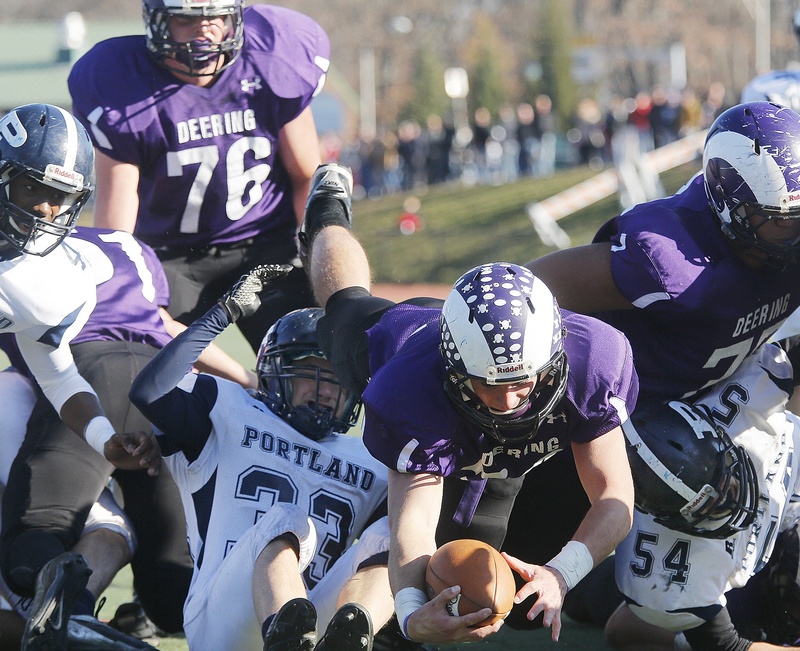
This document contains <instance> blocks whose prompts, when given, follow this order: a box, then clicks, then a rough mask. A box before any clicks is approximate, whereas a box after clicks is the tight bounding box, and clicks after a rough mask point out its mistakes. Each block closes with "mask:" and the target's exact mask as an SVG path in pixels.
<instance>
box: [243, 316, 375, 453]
mask: <svg viewBox="0 0 800 651" xmlns="http://www.w3.org/2000/svg"><path fill="white" fill-rule="evenodd" d="M321 316H322V310H321V309H320V308H304V309H301V310H295V311H294V312H289V314H286V315H285V316H282V317H281V318H280V319H278V320H277V321H276V322H275V323H274V324H273V325H272V327H271V328H270V329H269V330H268V331H267V334H266V335H265V336H264V340H263V341H262V342H261V346H260V348H259V351H258V359H257V360H256V373H257V374H258V392H259V396H260V397H261V399H262V400H263V401H264V402H265V403H266V405H267V406H268V407H269V408H270V410H271V411H272V412H273V413H275V414H277V415H278V416H280V417H281V418H282V419H283V420H285V421H286V422H287V423H289V424H290V425H292V427H294V428H295V429H296V430H297V431H298V432H300V433H301V434H304V435H305V436H307V437H308V438H310V439H313V440H315V441H317V440H319V439H321V438H323V437H325V436H327V435H328V434H330V433H331V432H346V431H347V430H348V429H350V428H351V427H352V426H353V425H355V424H356V422H357V421H358V416H359V414H360V412H361V401H360V400H359V398H358V396H356V395H355V394H353V393H351V392H349V391H347V389H345V388H344V387H342V386H341V384H340V383H339V381H338V380H337V379H336V376H335V375H334V373H333V371H329V370H324V369H321V368H319V367H318V366H311V365H308V364H307V365H303V360H304V359H308V358H309V357H316V358H319V359H325V355H324V354H323V352H322V351H321V350H320V347H319V343H317V335H316V328H317V321H319V319H320V317H321ZM296 378H304V379H310V380H314V381H316V382H317V392H319V387H320V385H321V384H322V383H323V382H327V383H330V384H331V385H335V386H336V387H337V389H338V398H337V401H336V408H335V409H333V410H331V409H326V408H323V407H320V406H319V404H317V403H316V402H314V403H312V404H305V405H296V406H293V405H292V388H293V387H292V380H294V379H296Z"/></svg>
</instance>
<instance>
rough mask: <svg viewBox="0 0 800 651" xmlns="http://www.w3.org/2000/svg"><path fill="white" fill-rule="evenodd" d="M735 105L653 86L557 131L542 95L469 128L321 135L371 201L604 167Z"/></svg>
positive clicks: (587, 110)
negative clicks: (447, 185) (452, 185)
mask: <svg viewBox="0 0 800 651" xmlns="http://www.w3.org/2000/svg"><path fill="white" fill-rule="evenodd" d="M729 106H730V103H729V102H726V90H725V87H724V86H723V85H722V84H721V83H719V82H715V83H712V84H711V85H710V86H709V88H708V90H707V92H706V93H704V94H703V95H702V96H701V95H698V93H697V92H695V91H694V90H693V89H691V88H684V89H683V90H678V89H675V88H667V87H664V86H661V85H656V86H654V87H652V88H651V89H649V90H641V91H639V92H638V93H636V95H635V96H633V97H623V96H622V95H613V96H612V97H611V98H610V99H609V101H608V102H607V103H606V104H601V103H600V102H598V101H597V100H596V99H594V98H591V97H587V98H584V99H582V100H580V101H579V102H578V104H577V107H576V109H575V111H574V113H573V114H572V116H571V118H570V119H569V122H568V124H565V125H559V124H558V118H557V115H556V112H555V110H554V106H553V101H552V99H551V98H550V97H549V96H548V95H545V94H541V95H538V96H537V97H536V98H535V100H534V101H533V102H532V103H530V102H522V103H519V104H517V105H512V104H506V105H503V106H502V107H501V108H500V109H499V110H498V111H497V112H496V114H495V113H493V112H492V111H490V110H489V109H488V108H486V107H479V108H477V109H476V110H475V111H474V113H473V115H472V119H471V121H470V124H469V128H468V129H466V130H457V129H456V128H455V126H454V125H453V124H452V123H451V122H449V121H447V120H446V119H444V118H443V117H441V116H439V115H431V116H429V117H428V119H427V121H426V123H425V124H424V125H423V124H420V123H419V122H417V121H415V120H405V121H403V122H401V123H400V124H399V125H398V126H397V128H396V129H379V130H378V132H377V133H376V134H374V135H363V134H362V135H361V136H360V137H359V138H356V139H354V140H351V141H343V140H342V139H341V138H340V137H339V136H338V135H337V134H335V133H327V134H323V135H322V136H321V146H322V160H323V162H340V163H342V164H344V165H347V166H349V167H350V168H351V169H353V171H354V174H355V180H356V185H357V187H358V192H360V193H361V195H363V196H367V197H372V198H377V197H381V196H384V195H387V194H394V193H397V192H407V191H410V190H413V189H419V188H420V187H424V186H427V185H435V184H438V183H444V182H447V181H453V180H459V181H460V182H462V183H464V184H466V185H478V184H481V185H488V184H491V185H499V184H502V183H509V182H513V181H516V180H517V179H519V178H523V177H530V176H536V177H545V176H549V175H551V174H553V173H554V172H555V170H556V169H557V168H559V169H561V168H565V167H571V166H574V165H589V166H591V167H592V168H593V169H597V170H599V169H602V168H603V167H605V166H607V165H613V164H615V162H616V163H618V162H619V161H621V160H623V159H624V158H630V157H631V156H636V155H641V154H643V153H647V152H649V151H652V150H653V149H656V148H658V147H663V146H664V145H667V144H669V143H670V142H673V141H675V140H678V139H680V138H682V137H685V136H686V135H688V134H690V133H693V132H695V131H699V130H702V129H706V128H708V126H710V124H711V123H712V122H713V121H714V119H715V118H716V117H717V116H718V115H719V114H720V113H721V112H722V111H723V110H725V109H726V108H728V107H729Z"/></svg>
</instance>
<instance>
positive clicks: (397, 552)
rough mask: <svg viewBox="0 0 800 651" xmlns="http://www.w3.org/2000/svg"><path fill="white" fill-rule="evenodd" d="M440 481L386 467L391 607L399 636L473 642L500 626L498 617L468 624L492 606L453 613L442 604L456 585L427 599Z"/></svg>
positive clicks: (438, 640) (448, 599)
mask: <svg viewBox="0 0 800 651" xmlns="http://www.w3.org/2000/svg"><path fill="white" fill-rule="evenodd" d="M442 482H443V478H442V477H439V476H436V475H428V474H406V473H400V472H397V471H394V470H390V471H389V521H390V522H391V523H392V527H391V541H392V544H391V547H390V551H389V576H390V581H391V584H392V590H393V592H394V594H395V610H396V612H397V620H398V623H399V624H400V628H401V630H402V631H403V633H404V635H406V637H408V638H410V639H412V640H414V641H415V642H431V643H432V642H442V643H453V642H474V641H477V640H481V639H483V638H484V637H486V636H488V635H492V634H493V633H496V632H497V631H498V630H500V627H501V626H502V624H503V622H502V620H500V621H498V622H495V623H494V624H492V625H491V626H482V627H480V628H472V627H473V626H474V625H475V624H477V623H478V622H481V621H483V620H484V619H486V618H487V617H488V616H489V615H491V613H492V611H491V608H484V609H483V610H479V611H477V612H474V613H470V614H468V615H463V616H461V617H454V616H452V615H451V614H450V613H449V612H448V610H447V603H448V601H450V600H451V599H452V598H453V597H455V596H456V595H457V594H458V593H459V591H460V587H459V586H453V587H451V588H448V589H446V590H443V591H442V592H441V593H440V594H439V595H437V596H436V597H434V598H433V599H431V600H430V601H428V597H427V593H426V591H425V569H426V567H427V564H428V560H429V559H430V557H431V555H432V554H433V553H434V552H435V551H436V540H435V535H436V524H437V522H438V520H439V512H440V508H439V505H440V504H441V503H442Z"/></svg>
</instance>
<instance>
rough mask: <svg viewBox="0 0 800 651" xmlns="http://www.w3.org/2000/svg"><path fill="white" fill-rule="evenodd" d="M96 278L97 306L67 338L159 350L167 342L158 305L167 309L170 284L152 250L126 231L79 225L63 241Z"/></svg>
mask: <svg viewBox="0 0 800 651" xmlns="http://www.w3.org/2000/svg"><path fill="white" fill-rule="evenodd" d="M67 242H69V243H70V245H71V246H74V247H75V248H76V249H78V250H79V251H80V252H81V255H83V256H84V257H86V258H87V259H88V260H89V261H90V262H91V266H92V269H93V270H95V271H96V273H97V274H98V276H97V278H96V280H97V304H96V305H95V308H94V310H92V313H91V315H90V316H89V319H88V320H87V321H86V325H84V326H83V328H82V329H81V331H80V332H79V333H78V334H77V335H76V336H75V338H74V339H73V340H72V343H73V344H79V343H82V342H84V341H136V342H140V343H145V344H149V345H150V346H154V347H155V348H162V347H163V346H164V345H165V344H166V343H167V342H168V341H170V340H171V339H172V337H170V335H169V334H168V333H167V331H166V330H165V329H164V322H163V321H162V320H161V317H160V315H159V313H158V308H159V307H166V306H168V305H169V286H168V284H167V277H166V275H165V274H164V268H163V267H162V266H161V262H160V260H159V259H158V258H157V257H156V254H155V252H154V251H153V249H151V248H150V247H149V246H147V245H146V244H144V243H142V242H140V241H138V240H137V239H136V238H135V237H133V235H131V234H130V233H125V232H123V231H115V230H111V229H100V228H86V227H81V228H77V229H75V231H74V232H73V233H72V235H70V237H69V238H67Z"/></svg>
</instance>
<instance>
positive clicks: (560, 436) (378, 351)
mask: <svg viewBox="0 0 800 651" xmlns="http://www.w3.org/2000/svg"><path fill="white" fill-rule="evenodd" d="M440 313H441V310H440V309H434V308H426V307H419V306H414V305H408V304H400V305H397V306H394V307H392V308H391V309H389V310H388V311H387V312H386V314H385V315H384V316H383V317H382V318H381V320H380V322H379V323H378V324H376V325H375V326H374V327H372V328H371V329H370V330H369V331H368V336H369V350H370V368H371V371H372V379H371V380H370V382H369V384H368V385H367V388H366V389H365V390H364V393H363V400H364V405H365V409H366V416H365V420H364V443H365V444H366V446H367V448H368V449H369V451H370V452H371V453H372V455H373V456H375V457H376V458H377V459H379V460H380V461H381V462H383V463H384V464H385V465H386V466H387V467H389V468H392V469H394V470H397V471H398V472H411V473H431V474H435V475H442V476H451V475H452V476H454V477H462V478H465V479H472V480H482V479H491V478H497V479H503V478H507V477H520V476H522V475H524V474H525V473H526V472H528V471H529V470H530V469H531V468H533V467H535V466H537V465H538V464H540V463H542V462H543V461H545V460H547V459H548V458H549V457H551V456H553V455H555V454H557V453H558V452H561V451H564V450H569V447H570V444H571V443H573V442H577V443H583V442H588V441H590V440H592V439H595V438H597V437H599V436H601V435H603V434H606V433H607V432H610V431H611V430H613V429H614V428H616V427H619V426H620V425H621V423H623V422H624V421H625V420H627V417H628V408H627V407H626V405H632V404H635V401H636V395H637V390H638V382H637V379H636V374H635V372H634V369H633V358H632V354H631V349H630V346H629V345H628V342H627V341H626V340H625V338H624V337H623V336H622V335H621V334H620V333H619V332H617V331H615V330H614V329H613V328H610V327H609V326H608V325H606V324H604V323H602V322H600V321H598V320H596V319H594V318H592V317H587V316H584V315H581V314H574V313H571V312H567V311H565V310H562V318H563V324H564V326H565V327H566V329H567V337H566V338H565V340H564V348H565V351H566V354H567V359H568V361H569V365H570V372H569V379H568V383H567V391H566V395H565V397H564V398H563V399H562V400H561V402H560V403H559V404H558V405H557V406H556V408H555V409H554V410H553V412H552V414H550V415H549V416H548V417H547V418H546V419H545V421H544V422H543V423H542V425H541V427H540V428H539V432H538V434H537V435H536V436H535V437H534V438H533V439H530V440H526V441H521V442H518V443H506V444H500V443H498V441H497V440H495V439H494V438H492V437H490V436H488V435H487V434H484V433H483V432H481V431H480V430H478V429H477V428H476V427H474V426H472V425H470V424H468V423H467V422H465V421H464V419H463V417H461V416H459V415H458V413H457V412H456V410H455V408H454V407H453V405H452V404H451V403H450V400H449V399H448V397H447V395H446V393H445V392H444V391H443V390H442V386H443V384H444V381H445V367H444V362H443V360H442V356H441V354H440V352H439V341H440V338H439V327H438V319H439V314H440ZM398 387H402V390H398Z"/></svg>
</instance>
